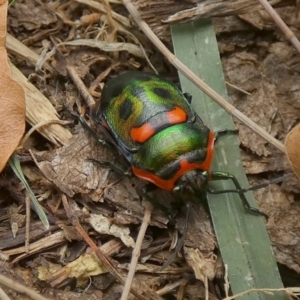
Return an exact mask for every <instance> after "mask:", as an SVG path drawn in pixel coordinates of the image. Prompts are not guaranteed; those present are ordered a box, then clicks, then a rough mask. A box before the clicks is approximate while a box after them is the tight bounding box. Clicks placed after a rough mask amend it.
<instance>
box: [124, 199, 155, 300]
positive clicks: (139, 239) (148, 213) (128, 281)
mask: <svg viewBox="0 0 300 300" xmlns="http://www.w3.org/2000/svg"><path fill="white" fill-rule="evenodd" d="M152 210H153V206H152V204H151V203H150V202H148V203H147V206H146V210H145V214H144V219H143V223H142V226H141V228H140V231H139V234H138V237H137V240H136V243H135V247H134V249H133V252H132V259H131V263H130V267H129V272H128V275H127V279H126V283H125V286H124V290H123V293H122V297H121V300H126V299H128V296H129V293H130V288H131V285H132V281H133V277H134V274H135V269H136V265H137V262H138V259H139V257H140V254H141V248H142V243H143V239H144V236H145V232H146V230H147V228H148V225H149V223H150V219H151V214H152Z"/></svg>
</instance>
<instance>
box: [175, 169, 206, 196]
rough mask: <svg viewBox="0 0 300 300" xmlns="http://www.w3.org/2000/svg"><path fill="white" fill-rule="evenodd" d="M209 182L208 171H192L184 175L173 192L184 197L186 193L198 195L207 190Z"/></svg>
mask: <svg viewBox="0 0 300 300" xmlns="http://www.w3.org/2000/svg"><path fill="white" fill-rule="evenodd" d="M207 181H208V173H207V171H202V170H192V171H189V172H188V173H185V174H184V175H182V176H181V177H180V178H179V179H178V180H177V182H176V186H175V188H174V189H173V192H175V193H176V194H179V195H182V194H183V193H185V192H188V193H191V194H196V195H197V194H198V193H199V192H201V191H202V190H203V189H205V188H206V185H207Z"/></svg>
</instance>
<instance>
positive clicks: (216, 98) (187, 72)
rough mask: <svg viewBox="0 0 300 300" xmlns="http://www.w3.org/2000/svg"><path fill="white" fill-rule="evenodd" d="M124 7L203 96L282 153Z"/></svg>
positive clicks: (125, 0)
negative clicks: (207, 97)
mask: <svg viewBox="0 0 300 300" xmlns="http://www.w3.org/2000/svg"><path fill="white" fill-rule="evenodd" d="M122 2H123V4H124V6H125V7H126V9H127V10H128V11H129V13H130V14H131V16H132V17H133V19H134V20H135V22H136V23H137V24H138V26H139V27H140V28H141V30H142V31H143V32H144V33H145V34H146V36H147V37H148V38H149V39H150V41H151V42H152V43H153V44H154V45H155V46H156V47H157V48H158V50H159V51H160V52H161V53H162V54H163V55H164V56H165V57H166V58H167V59H168V61H169V62H170V63H171V64H172V65H173V66H175V68H177V69H178V70H179V71H180V72H181V73H182V74H183V75H184V76H186V77H187V78H188V79H189V80H190V81H191V82H193V83H194V84H195V85H196V86H197V87H198V88H199V89H201V90H202V91H203V92H204V93H205V94H207V95H208V96H209V97H210V98H212V99H213V100H214V101H215V102H217V103H218V104H219V105H220V106H221V107H222V108H224V109H225V110H226V111H227V112H228V113H229V114H230V115H232V116H234V117H236V118H237V119H238V120H239V121H241V122H242V123H243V124H245V125H246V126H248V127H249V128H250V129H251V130H253V131H254V132H256V133H257V134H258V135H260V136H261V137H262V138H263V139H265V140H266V141H267V142H269V143H270V144H272V145H273V146H274V147H276V148H277V149H279V150H280V151H282V152H284V145H283V144H282V143H280V142H279V141H278V140H276V139H275V138H274V137H272V136H271V135H270V134H269V133H268V132H266V131H265V130H263V129H262V128H261V127H259V126H258V125H257V124H256V123H255V122H253V121H252V120H251V119H249V118H248V117H246V116H245V115H244V114H242V113H241V112H240V111H239V110H237V109H236V108H235V107H234V106H232V105H231V104H230V103H229V102H227V101H226V100H225V99H224V98H223V97H221V96H220V95H219V94H218V93H216V92H215V91H214V90H213V89H212V88H211V87H209V86H208V85H207V84H206V83H205V82H204V81H203V80H201V79H200V78H198V77H197V76H196V74H195V73H194V72H192V71H191V70H190V69H189V68H187V67H186V66H185V65H184V64H183V63H182V62H181V61H180V60H179V59H178V58H177V57H176V56H175V55H174V54H173V53H171V52H170V51H169V50H168V48H167V47H166V46H165V45H164V44H163V43H162V42H161V41H160V40H159V38H158V37H157V36H156V35H155V34H154V32H153V31H152V30H151V29H150V27H149V26H148V25H147V24H146V22H144V21H143V20H142V19H141V17H140V15H139V13H138V11H137V9H136V8H135V7H134V5H133V4H132V3H131V1H130V0H122Z"/></svg>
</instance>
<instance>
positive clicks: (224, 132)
mask: <svg viewBox="0 0 300 300" xmlns="http://www.w3.org/2000/svg"><path fill="white" fill-rule="evenodd" d="M227 133H234V134H236V133H238V130H237V129H223V130H219V131H216V132H214V134H215V143H216V142H217V141H218V139H219V137H220V136H222V135H224V134H227Z"/></svg>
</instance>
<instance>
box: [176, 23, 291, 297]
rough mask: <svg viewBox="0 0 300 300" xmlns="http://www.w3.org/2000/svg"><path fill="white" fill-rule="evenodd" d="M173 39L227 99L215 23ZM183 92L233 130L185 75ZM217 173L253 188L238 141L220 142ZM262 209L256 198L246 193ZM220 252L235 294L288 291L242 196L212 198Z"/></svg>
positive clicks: (213, 122) (191, 27)
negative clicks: (263, 290) (251, 291)
mask: <svg viewBox="0 0 300 300" xmlns="http://www.w3.org/2000/svg"><path fill="white" fill-rule="evenodd" d="M171 29H172V39H173V44H174V49H175V54H176V56H177V57H178V58H179V59H180V60H181V61H182V62H183V63H184V64H185V65H187V66H188V67H189V68H190V69H191V70H192V71H193V72H195V74H196V75H198V76H199V77H200V78H202V79H203V80H204V81H205V82H206V83H207V84H208V85H210V86H211V87H212V88H214V90H215V91H216V92H217V93H219V94H220V95H222V96H223V97H225V98H227V94H226V86H225V81H224V77H223V73H222V65H221V61H220V57H219V52H218V45H217V42H216V38H215V34H214V30H213V26H212V24H211V22H210V21H203V20H201V21H197V22H193V23H188V24H180V25H173V26H172V27H171ZM179 76H180V81H181V85H182V89H183V91H184V92H188V93H190V94H191V95H192V96H193V101H192V105H193V106H194V108H195V110H196V112H197V113H198V114H199V116H200V117H201V118H202V119H203V121H204V122H205V123H206V124H207V125H208V126H209V127H210V128H211V129H212V130H213V131H218V130H222V129H233V128H234V124H233V121H232V118H231V117H230V116H229V114H227V113H226V112H225V110H224V109H222V108H221V107H220V106H218V104H216V103H215V102H213V101H212V100H211V99H210V98H209V97H208V96H207V95H205V94H204V93H203V92H202V91H200V90H199V89H198V88H196V86H195V85H194V84H192V83H191V82H190V81H189V80H187V79H186V78H185V77H184V76H182V75H181V74H179ZM212 169H213V170H215V171H226V172H229V173H232V174H234V175H235V176H236V177H237V178H238V180H239V181H240V183H241V185H242V187H248V186H249V184H248V182H247V178H246V175H245V172H244V169H243V165H242V162H241V159H240V152H239V148H238V141H237V137H236V136H234V135H228V136H226V137H225V136H222V137H220V139H219V140H218V142H217V145H216V151H215V154H214V163H213V167H212ZM210 187H211V188H212V189H214V190H221V189H228V188H231V189H232V188H233V187H232V186H231V185H230V183H229V182H225V181H223V182H215V183H212V184H210ZM246 197H247V199H248V200H249V202H250V204H251V205H252V206H254V207H256V204H255V199H254V197H253V195H252V193H247V194H246ZM208 205H209V208H210V213H211V216H212V220H213V223H214V228H215V232H216V235H217V239H218V243H219V247H220V251H221V254H222V257H223V260H224V262H225V264H227V265H228V276H229V281H230V284H231V289H232V292H233V294H237V293H239V292H243V291H246V290H249V289H253V288H282V283H281V279H280V276H279V272H278V269H277V265H276V261H275V258H274V256H273V251H272V247H271V245H270V241H269V237H268V234H267V231H266V228H265V225H264V220H263V218H262V217H260V216H255V215H252V214H249V213H247V212H246V211H245V209H244V207H243V205H242V203H241V200H240V198H239V196H238V195H237V194H221V195H208ZM271 297H272V299H286V296H285V295H284V294H281V293H277V294H275V296H270V295H266V294H261V293H251V294H247V295H244V296H243V297H242V298H243V299H247V300H248V299H249V300H250V299H271Z"/></svg>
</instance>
